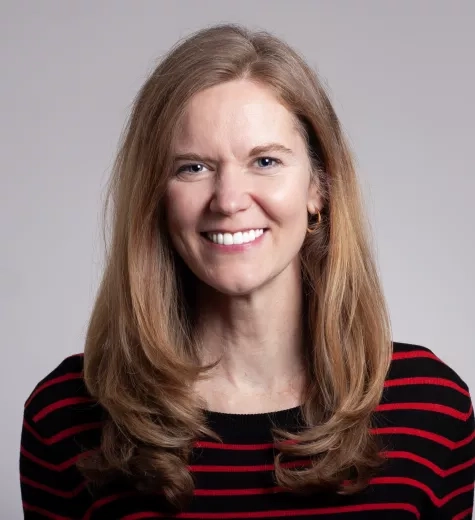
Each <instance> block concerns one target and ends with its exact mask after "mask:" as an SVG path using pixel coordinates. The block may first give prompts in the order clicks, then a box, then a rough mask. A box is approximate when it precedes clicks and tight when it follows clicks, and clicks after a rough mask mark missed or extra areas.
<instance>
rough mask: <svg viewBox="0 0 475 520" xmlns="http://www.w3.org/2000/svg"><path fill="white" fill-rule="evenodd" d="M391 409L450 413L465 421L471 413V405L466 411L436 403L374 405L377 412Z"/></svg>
mask: <svg viewBox="0 0 475 520" xmlns="http://www.w3.org/2000/svg"><path fill="white" fill-rule="evenodd" d="M392 410H421V411H425V412H437V413H441V414H444V415H450V416H451V417H455V419H459V420H461V421H466V420H467V419H468V418H469V417H470V416H471V415H472V405H470V408H469V410H468V411H467V412H460V411H459V410H456V409H455V408H452V407H450V406H445V405H443V404H437V403H388V404H380V405H378V406H377V407H376V411H377V412H387V411H392Z"/></svg>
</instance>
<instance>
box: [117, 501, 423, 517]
mask: <svg viewBox="0 0 475 520" xmlns="http://www.w3.org/2000/svg"><path fill="white" fill-rule="evenodd" d="M394 510H398V511H408V512H410V513H413V514H414V515H415V517H416V518H417V519H419V518H420V513H419V510H418V509H417V508H416V507H415V506H413V505H412V504H404V503H387V504H362V505H356V506H340V507H324V508H317V509H300V510H298V509H284V510H274V511H244V512H239V513H238V512H236V513H179V514H177V515H175V516H174V517H173V518H196V519H204V518H209V519H215V518H216V519H221V518H222V519H225V518H230V519H231V518H274V517H295V516H307V515H315V516H317V515H318V516H320V515H328V514H338V513H356V512H362V511H394ZM164 516H165V515H164V514H161V513H155V512H152V511H143V512H141V513H132V514H130V515H127V516H123V517H122V520H142V519H145V518H163V517H164Z"/></svg>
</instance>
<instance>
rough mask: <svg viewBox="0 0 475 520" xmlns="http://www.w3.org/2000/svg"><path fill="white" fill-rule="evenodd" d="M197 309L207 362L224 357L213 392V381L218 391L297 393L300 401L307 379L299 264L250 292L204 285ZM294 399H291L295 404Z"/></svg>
mask: <svg viewBox="0 0 475 520" xmlns="http://www.w3.org/2000/svg"><path fill="white" fill-rule="evenodd" d="M282 295H284V296H282ZM198 309H200V311H199V319H198V320H197V323H198V330H197V335H198V338H199V340H200V345H202V347H201V349H202V350H201V359H202V362H203V363H204V364H208V363H212V362H214V361H216V360H217V359H221V361H220V363H219V364H218V365H217V366H216V367H215V368H214V369H212V371H211V372H210V374H209V378H208V381H210V382H211V383H207V384H208V387H207V388H208V390H209V384H211V385H214V386H213V392H215V391H216V390H217V389H219V391H221V392H224V393H226V391H228V392H229V393H230V394H232V395H241V396H243V395H247V396H254V397H258V396H263V395H266V396H267V395H269V396H274V398H276V397H275V396H277V395H283V394H287V396H289V395H290V394H292V395H294V399H295V400H296V401H298V400H299V398H300V393H301V390H302V388H301V387H302V384H303V383H302V381H303V379H304V377H305V376H304V374H305V370H304V365H303V338H302V329H303V327H302V282H301V275H300V267H299V266H290V267H289V268H288V269H287V270H286V272H283V273H281V274H280V275H279V276H278V277H276V278H275V279H274V280H273V281H271V282H270V283H269V284H267V285H266V286H265V287H262V288H260V289H259V290H256V291H255V292H253V293H252V294H248V295H245V296H229V295H225V294H222V293H217V292H214V291H213V292H212V291H211V289H210V288H209V287H206V288H205V287H202V288H201V289H200V294H199V298H198ZM226 389H227V390H226ZM291 401H292V397H289V398H288V399H287V403H288V404H289V405H290V406H292V402H291ZM297 404H299V403H298V402H296V403H295V405H297Z"/></svg>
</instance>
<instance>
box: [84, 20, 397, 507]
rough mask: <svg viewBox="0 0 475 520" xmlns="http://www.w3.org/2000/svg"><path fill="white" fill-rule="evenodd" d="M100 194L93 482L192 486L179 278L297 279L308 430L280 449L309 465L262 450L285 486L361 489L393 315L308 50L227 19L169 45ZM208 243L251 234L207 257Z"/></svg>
mask: <svg viewBox="0 0 475 520" xmlns="http://www.w3.org/2000/svg"><path fill="white" fill-rule="evenodd" d="M272 144H273V147H272V149H265V150H264V149H261V150H259V149H257V150H256V149H254V148H256V147H263V146H268V145H272ZM275 145H278V146H275ZM253 149H254V150H253ZM190 154H194V155H193V156H192V157H190ZM198 156H199V157H198ZM274 159H276V160H274ZM110 195H111V197H110V200H111V202H112V203H113V209H114V213H113V221H112V243H111V247H110V250H109V251H108V256H107V264H106V270H105V273H104V278H103V281H102V285H101V288H100V290H99V294H98V297H97V300H96V305H95V308H94V311H93V313H92V316H91V321H90V325H89V329H88V334H87V340H86V348H85V379H86V383H87V385H88V388H89V390H90V392H91V393H92V395H94V396H95V397H96V398H97V399H98V401H99V402H100V403H101V404H102V406H103V407H104V408H105V410H106V411H107V413H108V416H109V420H108V422H107V425H106V426H105V428H104V435H103V441H102V451H101V459H100V460H98V459H94V460H90V461H89V463H87V462H85V463H84V464H83V468H84V469H85V471H86V472H87V471H88V470H87V468H89V475H91V476H92V478H93V479H96V480H97V479H98V477H97V475H98V473H100V474H107V473H108V472H109V473H111V474H114V472H115V471H116V470H117V469H121V470H123V471H125V472H128V474H129V475H131V476H132V477H133V478H135V479H136V481H137V482H138V483H140V485H142V484H144V485H147V484H149V485H156V486H163V487H164V489H165V493H166V496H167V497H168V498H169V500H170V501H171V502H174V503H175V504H180V503H182V502H183V498H184V497H185V496H190V493H191V491H192V488H193V482H192V479H191V477H190V475H189V473H188V472H187V471H186V460H187V454H188V450H189V447H190V443H191V442H192V440H193V439H194V438H195V437H196V435H197V434H199V433H203V432H206V433H208V434H212V432H210V430H209V429H207V427H206V424H205V423H204V417H203V415H202V411H201V410H200V409H199V406H198V404H197V402H196V399H195V398H194V395H193V392H192V388H193V382H194V381H196V378H197V377H198V376H199V374H200V373H201V372H203V370H204V368H203V367H201V366H200V363H199V360H198V359H197V356H196V349H195V343H194V337H193V320H191V319H190V316H191V314H192V313H191V312H190V308H191V309H192V307H193V295H192V292H193V284H191V291H190V284H189V283H184V280H185V277H186V280H187V281H189V280H190V279H191V280H194V279H193V277H191V278H189V274H190V270H191V271H192V272H193V273H194V275H196V276H197V277H198V278H199V279H201V280H202V281H203V282H205V283H206V284H207V285H209V286H212V287H214V288H215V289H217V290H218V291H221V292H224V293H227V294H248V293H249V292H251V291H253V290H256V289H258V288H259V287H261V286H262V285H264V284H266V283H269V282H271V281H272V280H274V279H275V280H277V279H279V278H281V277H282V276H285V274H286V273H287V274H291V275H295V273H298V275H300V271H301V272H302V274H303V275H304V280H305V284H304V290H305V297H306V300H305V301H306V309H305V316H306V317H307V318H308V320H307V321H305V322H304V323H303V324H302V326H303V328H304V331H303V332H304V337H306V338H307V340H308V341H307V344H306V356H307V359H306V361H307V363H306V367H307V370H308V374H307V375H308V381H309V387H308V389H307V390H308V391H307V398H306V402H305V404H304V407H303V412H304V417H305V420H306V422H307V425H308V426H309V428H308V429H307V430H306V431H305V432H303V433H302V434H301V435H300V436H298V439H296V438H294V440H299V439H300V440H302V441H303V444H302V445H301V446H300V445H299V443H298V442H297V443H291V444H288V445H285V446H284V447H283V448H282V452H288V453H293V454H294V455H306V456H308V455H309V454H313V455H315V459H314V465H313V466H312V468H310V469H309V470H305V471H303V472H299V471H297V472H295V471H292V470H290V469H288V468H283V467H281V466H280V464H279V460H276V477H277V479H278V481H279V483H280V484H282V485H284V486H286V487H290V488H293V489H299V488H306V487H308V486H310V487H312V486H313V487H319V486H321V485H326V486H328V485H332V486H335V487H337V488H338V487H343V488H345V489H349V487H348V486H347V485H346V484H345V480H347V479H348V478H349V475H357V477H356V484H357V486H358V485H361V484H362V483H363V481H364V480H365V479H366V477H367V475H368V474H369V472H370V470H371V468H373V467H374V466H375V465H376V464H377V463H378V461H379V457H378V450H377V447H375V446H374V444H373V443H372V442H371V439H370V436H369V431H368V428H369V423H370V418H371V414H372V411H373V410H374V408H375V406H376V405H377V403H378V402H379V399H380V396H381V393H382V389H383V382H384V378H385V375H386V370H387V367H388V363H389V359H390V346H391V343H390V336H389V322H388V316H387V312H386V307H385V302H384V297H383V294H382V290H381V286H380V283H379V279H378V275H377V271H376V268H375V265H374V262H373V257H372V253H371V250H370V246H369V239H368V236H367V233H366V229H365V219H364V216H363V212H362V209H361V205H360V197H359V190H358V183H357V180H356V176H355V172H354V168H353V164H352V160H351V155H350V152H349V149H348V147H347V145H346V144H345V140H344V138H343V136H342V132H341V129H340V125H339V122H338V119H337V117H336V115H335V113H334V111H333V109H332V106H331V104H330V102H329V100H328V97H327V96H326V94H325V92H324V90H323V88H322V86H321V84H320V82H319V80H318V78H317V76H316V75H315V73H314V72H312V70H311V69H310V68H309V67H308V65H306V63H305V62H304V60H303V59H302V58H301V57H299V55H298V54H297V53H296V52H295V51H293V50H292V49H291V48H289V47H288V46H287V45H286V44H285V43H284V42H282V41H281V40H279V39H277V38H275V37H273V36H271V35H270V34H268V33H264V32H258V33H253V32H250V31H247V30H246V29H244V28H241V27H236V26H230V25H227V26H218V27H212V28H210V29H206V30H203V31H200V32H198V33H196V34H195V35H192V36H191V37H190V38H188V39H187V40H185V41H184V42H181V43H180V44H178V45H177V46H176V47H175V48H174V49H172V50H171V52H170V53H169V54H168V55H167V56H166V57H165V58H164V60H163V61H162V62H161V63H160V64H159V65H158V67H157V68H156V69H155V71H154V72H153V73H152V74H151V76H150V77H149V79H148V80H147V81H146V83H145V84H144V86H143V87H142V89H141V90H140V92H139V94H138V96H137V99H136V101H135V104H134V107H133V110H132V114H131V118H130V121H129V124H128V126H127V129H126V132H125V135H124V139H123V142H122V146H121V148H120V151H119V154H118V157H117V161H116V163H115V167H114V172H113V176H112V179H111V184H110ZM316 211H320V212H321V214H322V219H321V222H320V224H319V225H318V226H317V228H316V232H315V233H312V234H306V228H307V223H308V218H311V214H312V213H314V212H316ZM254 227H255V228H256V229H252V228H254ZM249 228H251V229H250V230H249V231H248V229H249ZM261 230H264V232H263V234H261ZM243 231H244V232H247V236H246V235H245V234H243V235H239V234H238V235H236V236H230V235H231V232H233V233H234V232H237V233H239V232H243ZM252 231H254V233H252ZM227 232H229V235H227ZM220 235H223V238H222V240H223V242H224V240H226V242H229V241H233V244H234V241H237V242H239V241H241V240H243V241H244V240H245V239H246V240H248V242H247V243H246V244H237V245H233V246H229V245H228V246H227V247H229V249H227V250H225V249H224V247H222V246H221V249H220V248H219V247H220V245H219V244H218V245H216V244H213V241H214V242H216V241H218V242H219V241H220V240H221V238H220ZM256 235H257V240H255V242H252V240H253V239H256ZM233 248H234V252H233ZM241 249H244V251H240V250H241ZM177 253H178V254H177ZM180 257H181V259H182V260H184V263H185V264H186V265H187V266H188V268H189V269H186V268H183V265H182V263H183V262H182V261H181V260H180ZM190 293H191V294H190ZM317 424H318V428H316V427H315V426H316V425H317ZM280 434H281V436H284V437H285V432H280ZM163 448H166V449H163ZM144 475H145V477H144ZM147 475H153V478H151V480H148V477H147ZM144 481H145V482H144ZM350 487H351V486H350Z"/></svg>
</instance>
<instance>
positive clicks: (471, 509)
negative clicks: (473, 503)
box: [452, 507, 473, 520]
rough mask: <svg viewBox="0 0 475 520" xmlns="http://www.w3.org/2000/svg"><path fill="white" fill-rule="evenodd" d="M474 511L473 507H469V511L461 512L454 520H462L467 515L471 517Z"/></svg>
mask: <svg viewBox="0 0 475 520" xmlns="http://www.w3.org/2000/svg"><path fill="white" fill-rule="evenodd" d="M472 511H473V507H469V508H468V509H465V511H460V513H458V514H457V515H455V516H454V517H453V518H452V520H462V519H463V518H465V517H466V516H467V515H471V514H472Z"/></svg>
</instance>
